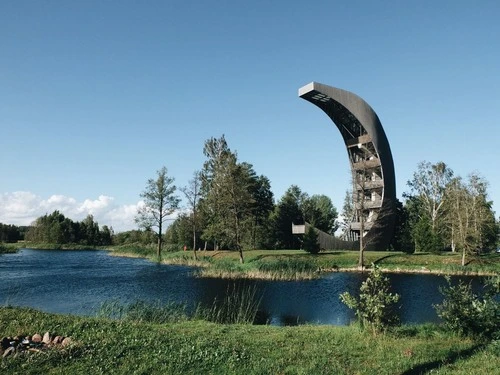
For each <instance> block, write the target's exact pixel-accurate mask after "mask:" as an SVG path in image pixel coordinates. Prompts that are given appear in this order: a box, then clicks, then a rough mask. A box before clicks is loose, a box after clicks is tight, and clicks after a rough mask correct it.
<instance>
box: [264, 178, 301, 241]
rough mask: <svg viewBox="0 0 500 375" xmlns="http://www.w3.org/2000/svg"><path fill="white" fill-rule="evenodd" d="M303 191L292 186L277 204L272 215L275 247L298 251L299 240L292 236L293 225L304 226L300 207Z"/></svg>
mask: <svg viewBox="0 0 500 375" xmlns="http://www.w3.org/2000/svg"><path fill="white" fill-rule="evenodd" d="M301 197H302V191H301V190H300V189H299V187H298V186H296V185H292V186H290V187H289V188H288V189H287V191H285V193H284V194H283V196H282V197H281V199H280V200H279V202H278V203H277V204H276V207H275V209H274V212H273V214H272V222H273V228H274V229H273V233H274V236H275V239H274V245H275V248H278V249H298V248H299V247H300V243H299V240H298V238H297V237H296V236H294V235H293V234H292V223H294V224H303V223H304V217H303V214H302V211H301V209H300V207H299V202H301Z"/></svg>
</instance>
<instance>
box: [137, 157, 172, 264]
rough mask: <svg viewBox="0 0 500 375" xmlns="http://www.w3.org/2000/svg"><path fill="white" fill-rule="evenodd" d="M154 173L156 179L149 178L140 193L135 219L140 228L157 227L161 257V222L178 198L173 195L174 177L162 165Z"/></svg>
mask: <svg viewBox="0 0 500 375" xmlns="http://www.w3.org/2000/svg"><path fill="white" fill-rule="evenodd" d="M156 174H157V176H156V179H153V178H150V179H149V180H148V182H147V184H146V188H145V190H144V191H143V192H142V194H141V197H142V198H143V199H144V205H143V206H141V207H140V208H139V209H138V212H137V216H136V218H135V220H136V223H137V224H139V226H140V227H142V228H145V229H151V228H157V230H158V231H157V232H156V234H157V239H158V247H157V256H158V258H159V259H161V248H162V242H163V238H162V234H163V224H164V223H165V221H166V220H167V218H168V216H169V215H171V214H172V213H173V212H174V211H175V210H176V209H177V208H178V207H179V202H180V199H179V198H178V197H177V195H175V191H176V186H175V185H174V178H173V177H169V176H168V170H167V168H166V167H162V168H161V169H160V170H158V171H157V172H156Z"/></svg>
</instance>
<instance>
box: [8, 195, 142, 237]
mask: <svg viewBox="0 0 500 375" xmlns="http://www.w3.org/2000/svg"><path fill="white" fill-rule="evenodd" d="M141 204H143V203H142V202H140V201H139V202H137V203H135V204H128V205H118V204H117V203H116V202H115V200H114V198H113V197H110V196H107V195H100V196H99V197H98V198H97V199H85V200H84V201H83V202H78V201H77V200H76V199H74V198H72V197H67V196H65V195H52V196H50V197H49V198H48V199H43V198H42V197H40V196H37V195H35V194H33V193H31V192H28V191H16V192H13V193H0V223H4V224H14V225H30V224H31V223H32V222H33V221H35V220H36V218H38V217H40V216H42V215H45V214H47V213H48V214H50V213H52V212H53V211H55V210H59V212H61V213H62V214H63V215H64V216H66V217H68V218H70V219H71V220H75V221H77V220H78V221H80V220H83V219H84V218H85V217H86V216H87V215H89V214H91V215H93V216H94V219H95V220H96V221H97V222H98V223H99V225H107V226H111V227H113V229H114V230H115V232H121V231H125V230H130V229H135V228H136V227H137V226H136V224H135V222H134V217H135V215H136V213H137V207H138V206H139V205H141Z"/></svg>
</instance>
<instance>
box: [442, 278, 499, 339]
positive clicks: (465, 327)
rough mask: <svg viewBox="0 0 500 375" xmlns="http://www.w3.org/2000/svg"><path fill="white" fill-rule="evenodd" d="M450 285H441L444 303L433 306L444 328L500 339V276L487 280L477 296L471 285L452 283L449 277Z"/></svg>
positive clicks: (448, 282)
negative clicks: (483, 289) (481, 291)
mask: <svg viewBox="0 0 500 375" xmlns="http://www.w3.org/2000/svg"><path fill="white" fill-rule="evenodd" d="M446 282H447V284H448V285H447V287H440V288H439V291H440V292H441V294H442V295H443V296H444V298H443V302H442V303H441V304H438V305H434V308H435V309H436V312H437V314H438V316H439V317H440V318H441V319H442V320H443V321H444V324H445V327H446V328H448V329H449V330H450V331H452V332H454V333H458V334H460V335H464V336H475V337H482V338H487V339H489V338H494V339H499V338H500V302H499V300H498V296H499V294H500V276H498V275H497V276H494V277H492V278H490V279H487V280H486V285H485V291H484V293H483V295H482V296H477V295H476V294H475V293H473V291H472V287H471V285H470V284H466V283H464V282H463V281H461V280H460V281H459V282H458V284H455V285H453V284H452V283H451V279H450V277H446Z"/></svg>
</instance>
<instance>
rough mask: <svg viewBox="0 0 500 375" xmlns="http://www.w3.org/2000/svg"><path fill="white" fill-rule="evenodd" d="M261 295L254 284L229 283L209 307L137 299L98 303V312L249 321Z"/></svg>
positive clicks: (153, 318)
mask: <svg viewBox="0 0 500 375" xmlns="http://www.w3.org/2000/svg"><path fill="white" fill-rule="evenodd" d="M261 299H262V297H259V296H257V288H256V286H255V285H253V286H249V285H245V284H244V283H242V282H235V283H233V284H230V285H228V287H227V290H226V293H225V294H224V297H222V298H220V299H218V298H215V299H214V301H213V302H212V304H211V305H210V306H208V307H206V306H202V305H201V304H200V305H198V306H197V307H196V308H195V309H193V311H192V312H190V311H189V309H188V307H187V305H186V304H185V303H174V302H168V303H161V302H160V301H156V302H146V301H136V302H133V303H131V304H124V303H122V302H120V301H118V300H112V301H106V302H104V303H102V304H101V306H100V307H99V309H98V311H97V316H98V317H102V318H108V319H117V320H126V321H135V322H149V323H156V324H165V323H176V322H181V321H186V320H205V321H209V322H214V323H220V324H252V323H254V321H255V318H256V316H257V312H258V310H259V306H260V302H261Z"/></svg>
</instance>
